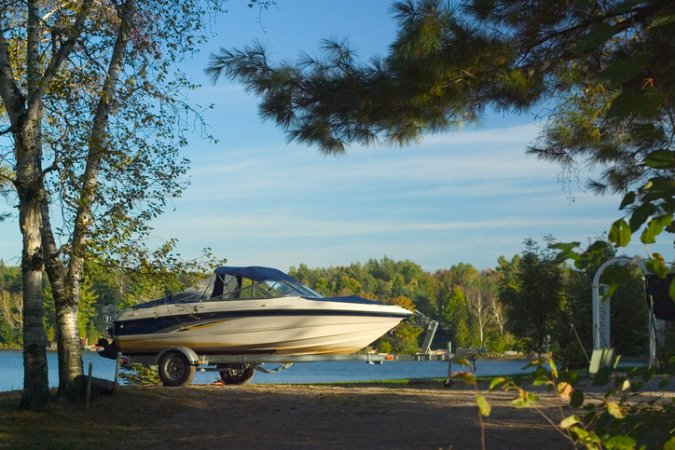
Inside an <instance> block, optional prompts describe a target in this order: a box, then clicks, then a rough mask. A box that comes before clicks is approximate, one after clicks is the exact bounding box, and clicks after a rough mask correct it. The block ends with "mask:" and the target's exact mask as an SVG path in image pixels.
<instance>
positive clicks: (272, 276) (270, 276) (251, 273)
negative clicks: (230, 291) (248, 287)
mask: <svg viewBox="0 0 675 450" xmlns="http://www.w3.org/2000/svg"><path fill="white" fill-rule="evenodd" d="M213 272H214V273H215V274H216V275H231V276H233V277H244V278H248V279H249V280H253V281H266V280H269V281H295V282H296V283H297V280H296V279H295V278H293V277H292V276H290V275H287V274H285V273H283V272H282V271H281V270H278V269H273V268H271V267H260V266H248V267H230V266H221V267H218V268H217V269H216V270H214V271H213Z"/></svg>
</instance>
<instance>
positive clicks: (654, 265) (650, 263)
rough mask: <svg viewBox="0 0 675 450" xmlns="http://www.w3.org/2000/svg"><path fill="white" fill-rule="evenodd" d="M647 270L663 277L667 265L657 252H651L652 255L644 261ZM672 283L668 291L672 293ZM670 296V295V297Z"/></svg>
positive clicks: (665, 273)
mask: <svg viewBox="0 0 675 450" xmlns="http://www.w3.org/2000/svg"><path fill="white" fill-rule="evenodd" d="M645 266H646V267H647V270H648V271H649V272H651V273H653V274H654V275H657V276H658V277H661V278H665V277H666V275H668V265H667V264H666V261H665V260H664V259H663V256H662V255H661V254H659V253H652V257H651V258H650V259H648V260H647V261H645ZM672 290H673V285H672V284H671V285H670V288H669V293H670V294H671V295H672V293H673V292H672ZM671 298H672V297H671Z"/></svg>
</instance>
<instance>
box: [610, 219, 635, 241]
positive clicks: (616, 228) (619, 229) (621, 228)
mask: <svg viewBox="0 0 675 450" xmlns="http://www.w3.org/2000/svg"><path fill="white" fill-rule="evenodd" d="M631 234H632V232H631V229H630V227H629V226H628V224H627V223H626V221H625V220H623V219H619V220H617V221H616V222H614V223H613V224H612V227H611V228H610V229H609V240H610V242H612V243H613V244H615V245H616V246H617V247H625V246H627V245H628V244H629V243H630V237H631Z"/></svg>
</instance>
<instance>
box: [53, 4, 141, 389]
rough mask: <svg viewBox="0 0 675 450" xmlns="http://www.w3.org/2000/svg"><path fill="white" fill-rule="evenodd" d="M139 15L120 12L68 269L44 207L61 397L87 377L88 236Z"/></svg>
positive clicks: (128, 8)
mask: <svg viewBox="0 0 675 450" xmlns="http://www.w3.org/2000/svg"><path fill="white" fill-rule="evenodd" d="M134 11H135V2H134V0H127V2H126V3H125V4H124V5H122V6H121V7H120V9H119V12H118V14H119V15H120V19H121V21H120V27H119V29H118V33H117V39H116V42H115V46H114V48H113V53H112V56H111V58H110V63H109V65H108V71H107V77H106V80H105V82H104V84H103V87H102V90H101V94H100V97H99V103H98V105H97V108H96V111H95V113H94V117H93V122H92V130H91V134H90V138H89V149H88V154H87V162H86V167H85V172H84V174H83V176H82V190H81V192H80V201H79V207H78V210H77V214H76V217H75V226H74V231H73V238H72V241H71V245H70V250H71V251H70V254H69V255H68V266H67V267H66V266H65V265H64V264H63V262H62V261H61V255H60V252H59V249H58V248H57V246H56V243H55V239H54V233H53V231H52V227H51V220H50V216H49V204H48V202H45V203H44V204H43V223H44V238H43V239H44V245H45V250H46V255H47V256H46V268H47V274H48V276H49V280H50V283H51V285H52V292H53V294H54V302H55V307H56V326H57V336H58V352H59V396H61V395H65V397H66V398H67V399H68V400H73V401H76V400H77V395H78V394H77V387H76V385H75V380H76V378H77V377H79V376H81V375H82V373H83V369H82V349H81V346H80V333H79V328H78V324H77V318H78V307H79V303H80V289H81V286H82V274H83V272H84V263H85V259H86V256H87V244H88V239H87V237H88V235H89V233H90V231H91V229H90V227H91V223H92V212H91V208H92V203H93V201H94V198H95V196H96V191H97V188H98V176H99V173H100V166H101V161H102V159H103V157H104V155H105V152H106V150H107V142H108V135H107V126H108V117H109V115H110V107H111V106H110V102H111V99H112V98H114V95H115V85H116V83H117V81H118V80H119V77H120V74H121V72H122V66H123V62H124V58H125V55H126V46H127V42H128V39H129V32H130V29H131V16H132V15H133V14H134Z"/></svg>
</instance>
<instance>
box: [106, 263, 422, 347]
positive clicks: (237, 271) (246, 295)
mask: <svg viewBox="0 0 675 450" xmlns="http://www.w3.org/2000/svg"><path fill="white" fill-rule="evenodd" d="M411 314H412V312H411V311H408V310H406V309H404V308H401V307H400V306H396V305H385V304H382V303H377V302H374V301H372V300H368V299H365V298H362V297H358V296H348V297H322V296H321V295H319V294H318V293H316V292H314V291H313V290H312V289H310V288H308V287H307V286H305V285H303V284H302V283H300V282H299V281H298V280H296V279H294V278H293V277H291V276H289V275H287V274H285V273H284V272H281V271H279V270H277V269H272V268H268V267H257V266H252V267H227V266H224V267H218V268H217V269H216V270H215V271H214V273H213V275H212V276H211V277H209V278H208V279H207V280H205V281H204V282H203V283H201V284H200V285H199V286H196V287H194V288H191V289H189V290H187V291H185V292H182V293H180V294H177V295H171V296H168V297H165V298H161V299H158V300H154V301H150V302H147V303H142V304H138V305H135V306H132V307H130V308H128V309H126V310H124V311H122V312H121V313H120V314H119V315H118V316H117V317H116V318H115V319H114V322H113V326H112V327H111V330H110V331H111V335H112V339H113V342H112V345H111V346H110V347H109V349H108V350H107V351H108V353H109V354H110V355H111V356H112V354H115V355H116V354H117V352H121V353H123V354H124V355H128V356H133V355H150V354H158V353H160V352H162V351H164V350H166V349H167V348H172V347H178V346H183V347H187V348H190V349H191V350H193V351H194V352H196V353H198V354H214V355H215V354H230V355H247V354H276V355H348V354H351V353H354V352H356V351H358V350H361V349H362V348H364V347H366V346H367V345H369V344H370V343H372V342H373V341H375V340H376V339H378V338H379V337H380V336H382V335H383V334H385V333H386V332H388V331H389V330H391V329H392V328H394V327H395V326H396V325H397V324H398V323H399V322H400V321H401V320H402V319H405V318H407V317H408V316H410V315H411Z"/></svg>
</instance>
